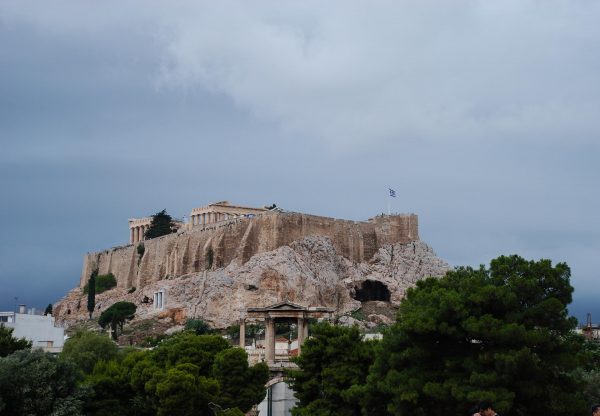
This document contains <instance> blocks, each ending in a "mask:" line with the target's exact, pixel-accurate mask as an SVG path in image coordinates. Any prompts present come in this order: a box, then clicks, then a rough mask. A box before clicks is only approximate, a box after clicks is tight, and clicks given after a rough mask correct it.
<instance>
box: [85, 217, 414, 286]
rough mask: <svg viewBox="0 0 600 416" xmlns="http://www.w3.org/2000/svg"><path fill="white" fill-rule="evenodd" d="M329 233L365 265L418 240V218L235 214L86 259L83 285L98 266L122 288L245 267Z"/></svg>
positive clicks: (340, 248) (345, 251) (344, 252)
mask: <svg viewBox="0 0 600 416" xmlns="http://www.w3.org/2000/svg"><path fill="white" fill-rule="evenodd" d="M311 235H319V236H323V237H328V238H329V239H330V241H331V243H332V244H333V246H334V247H335V249H336V251H337V253H338V254H339V255H341V256H343V257H345V258H346V259H348V260H350V261H352V262H356V263H360V262H364V261H369V260H371V259H372V257H373V255H374V254H375V253H376V252H377V250H379V249H380V248H381V247H383V246H385V245H388V244H393V243H397V242H401V243H409V242H411V241H417V240H418V239H419V234H418V218H417V216H416V215H414V214H410V215H391V216H390V215H386V216H377V217H375V218H371V219H370V220H368V221H348V220H339V219H335V218H327V217H319V216H315V215H307V214H301V213H294V212H273V213H267V214H263V215H260V216H257V217H254V218H235V219H231V220H226V221H221V222H219V223H214V224H211V225H208V226H195V227H191V228H189V229H185V230H182V231H181V232H178V233H177V234H171V235H166V236H163V237H159V238H155V239H152V240H148V241H144V242H143V245H144V247H143V250H142V247H139V249H138V245H128V246H124V247H115V248H112V249H110V250H105V251H102V252H99V253H89V254H87V255H86V256H85V258H84V264H83V270H82V272H81V278H80V282H79V286H80V287H83V286H84V285H85V284H86V283H87V280H88V279H89V276H90V274H91V272H92V270H94V269H96V268H97V269H98V272H99V273H100V274H106V273H112V274H113V275H115V277H116V278H117V285H118V287H119V288H131V287H136V288H138V289H141V288H143V287H145V286H146V285H152V284H154V283H158V282H159V281H161V280H165V279H169V278H173V277H182V276H185V275H189V274H195V273H198V272H202V271H204V270H213V269H222V268H225V267H228V266H229V265H230V264H234V265H238V266H240V265H244V264H245V263H246V262H248V261H250V259H252V258H253V257H254V256H256V255H258V254H261V253H267V252H271V251H273V250H276V249H278V248H280V247H284V246H290V245H291V244H292V243H294V242H295V241H299V240H301V239H302V238H304V237H307V236H311Z"/></svg>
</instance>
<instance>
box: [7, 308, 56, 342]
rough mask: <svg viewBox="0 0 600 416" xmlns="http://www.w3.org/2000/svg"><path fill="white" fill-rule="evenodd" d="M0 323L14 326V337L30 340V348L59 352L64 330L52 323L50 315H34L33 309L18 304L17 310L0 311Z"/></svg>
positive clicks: (10, 326) (52, 318) (9, 326)
mask: <svg viewBox="0 0 600 416" xmlns="http://www.w3.org/2000/svg"><path fill="white" fill-rule="evenodd" d="M0 325H4V326H6V327H8V328H14V331H13V333H12V335H13V337H15V338H26V339H28V340H29V341H31V342H32V345H31V347H32V348H41V349H43V350H44V351H46V352H52V353H59V352H61V351H62V349H63V345H64V343H65V330H64V329H63V328H61V327H57V326H55V324H54V317H53V316H52V315H47V316H44V315H36V314H35V310H34V309H30V310H29V311H27V310H26V308H25V305H19V312H18V313H15V312H0Z"/></svg>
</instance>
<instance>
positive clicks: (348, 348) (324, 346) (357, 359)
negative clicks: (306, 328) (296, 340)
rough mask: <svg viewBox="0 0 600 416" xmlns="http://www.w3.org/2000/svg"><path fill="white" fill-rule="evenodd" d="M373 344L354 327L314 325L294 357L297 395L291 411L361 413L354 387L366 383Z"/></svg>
mask: <svg viewBox="0 0 600 416" xmlns="http://www.w3.org/2000/svg"><path fill="white" fill-rule="evenodd" d="M375 345H376V342H373V341H363V340H362V337H361V335H360V333H359V331H358V328H357V327H352V328H347V327H342V326H333V325H330V324H328V323H319V324H315V325H313V336H312V337H311V338H309V339H308V340H306V342H305V343H304V345H303V346H302V354H301V355H300V356H299V357H298V358H297V359H296V363H297V364H298V367H299V370H297V371H292V372H291V374H290V376H291V381H292V388H293V389H294V391H295V392H296V398H297V399H298V404H297V406H296V407H295V408H294V409H292V414H293V415H295V416H309V415H312V416H335V415H340V416H342V415H344V416H352V415H360V414H361V405H360V402H359V400H358V399H357V397H358V396H356V395H355V394H354V392H353V389H354V387H355V386H357V385H361V384H365V382H366V379H367V375H368V374H369V366H370V365H371V364H372V363H373V359H374V349H375ZM369 414H375V413H369Z"/></svg>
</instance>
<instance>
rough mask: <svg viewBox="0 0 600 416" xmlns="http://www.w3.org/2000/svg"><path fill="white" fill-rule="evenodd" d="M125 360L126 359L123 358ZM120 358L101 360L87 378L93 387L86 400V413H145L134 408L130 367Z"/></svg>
mask: <svg viewBox="0 0 600 416" xmlns="http://www.w3.org/2000/svg"><path fill="white" fill-rule="evenodd" d="M123 361H124V360H123ZM123 361H121V360H118V359H111V360H109V361H104V360H99V361H97V363H96V365H95V366H94V369H93V372H92V373H91V374H89V375H88V376H87V378H86V384H87V385H88V386H90V387H91V391H90V395H89V396H88V400H87V401H86V405H85V411H86V414H91V415H94V416H113V415H129V414H144V413H143V412H138V410H139V409H135V410H133V406H132V403H131V399H132V398H133V397H135V395H134V391H133V389H132V387H131V385H130V375H129V371H130V367H129V366H127V365H126V364H124V362H123Z"/></svg>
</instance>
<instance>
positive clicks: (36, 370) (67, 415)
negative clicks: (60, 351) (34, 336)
mask: <svg viewBox="0 0 600 416" xmlns="http://www.w3.org/2000/svg"><path fill="white" fill-rule="evenodd" d="M77 382H78V373H77V371H76V369H75V367H74V366H73V364H71V363H70V362H68V361H61V360H58V359H57V358H55V357H53V356H51V355H50V354H46V353H44V352H42V351H40V350H34V351H17V352H15V353H14V354H11V355H10V356H8V357H4V358H0V416H14V415H53V416H78V415H82V414H83V413H82V411H81V410H82V405H83V397H84V393H85V392H84V391H83V390H80V389H79V388H78V387H77Z"/></svg>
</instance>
